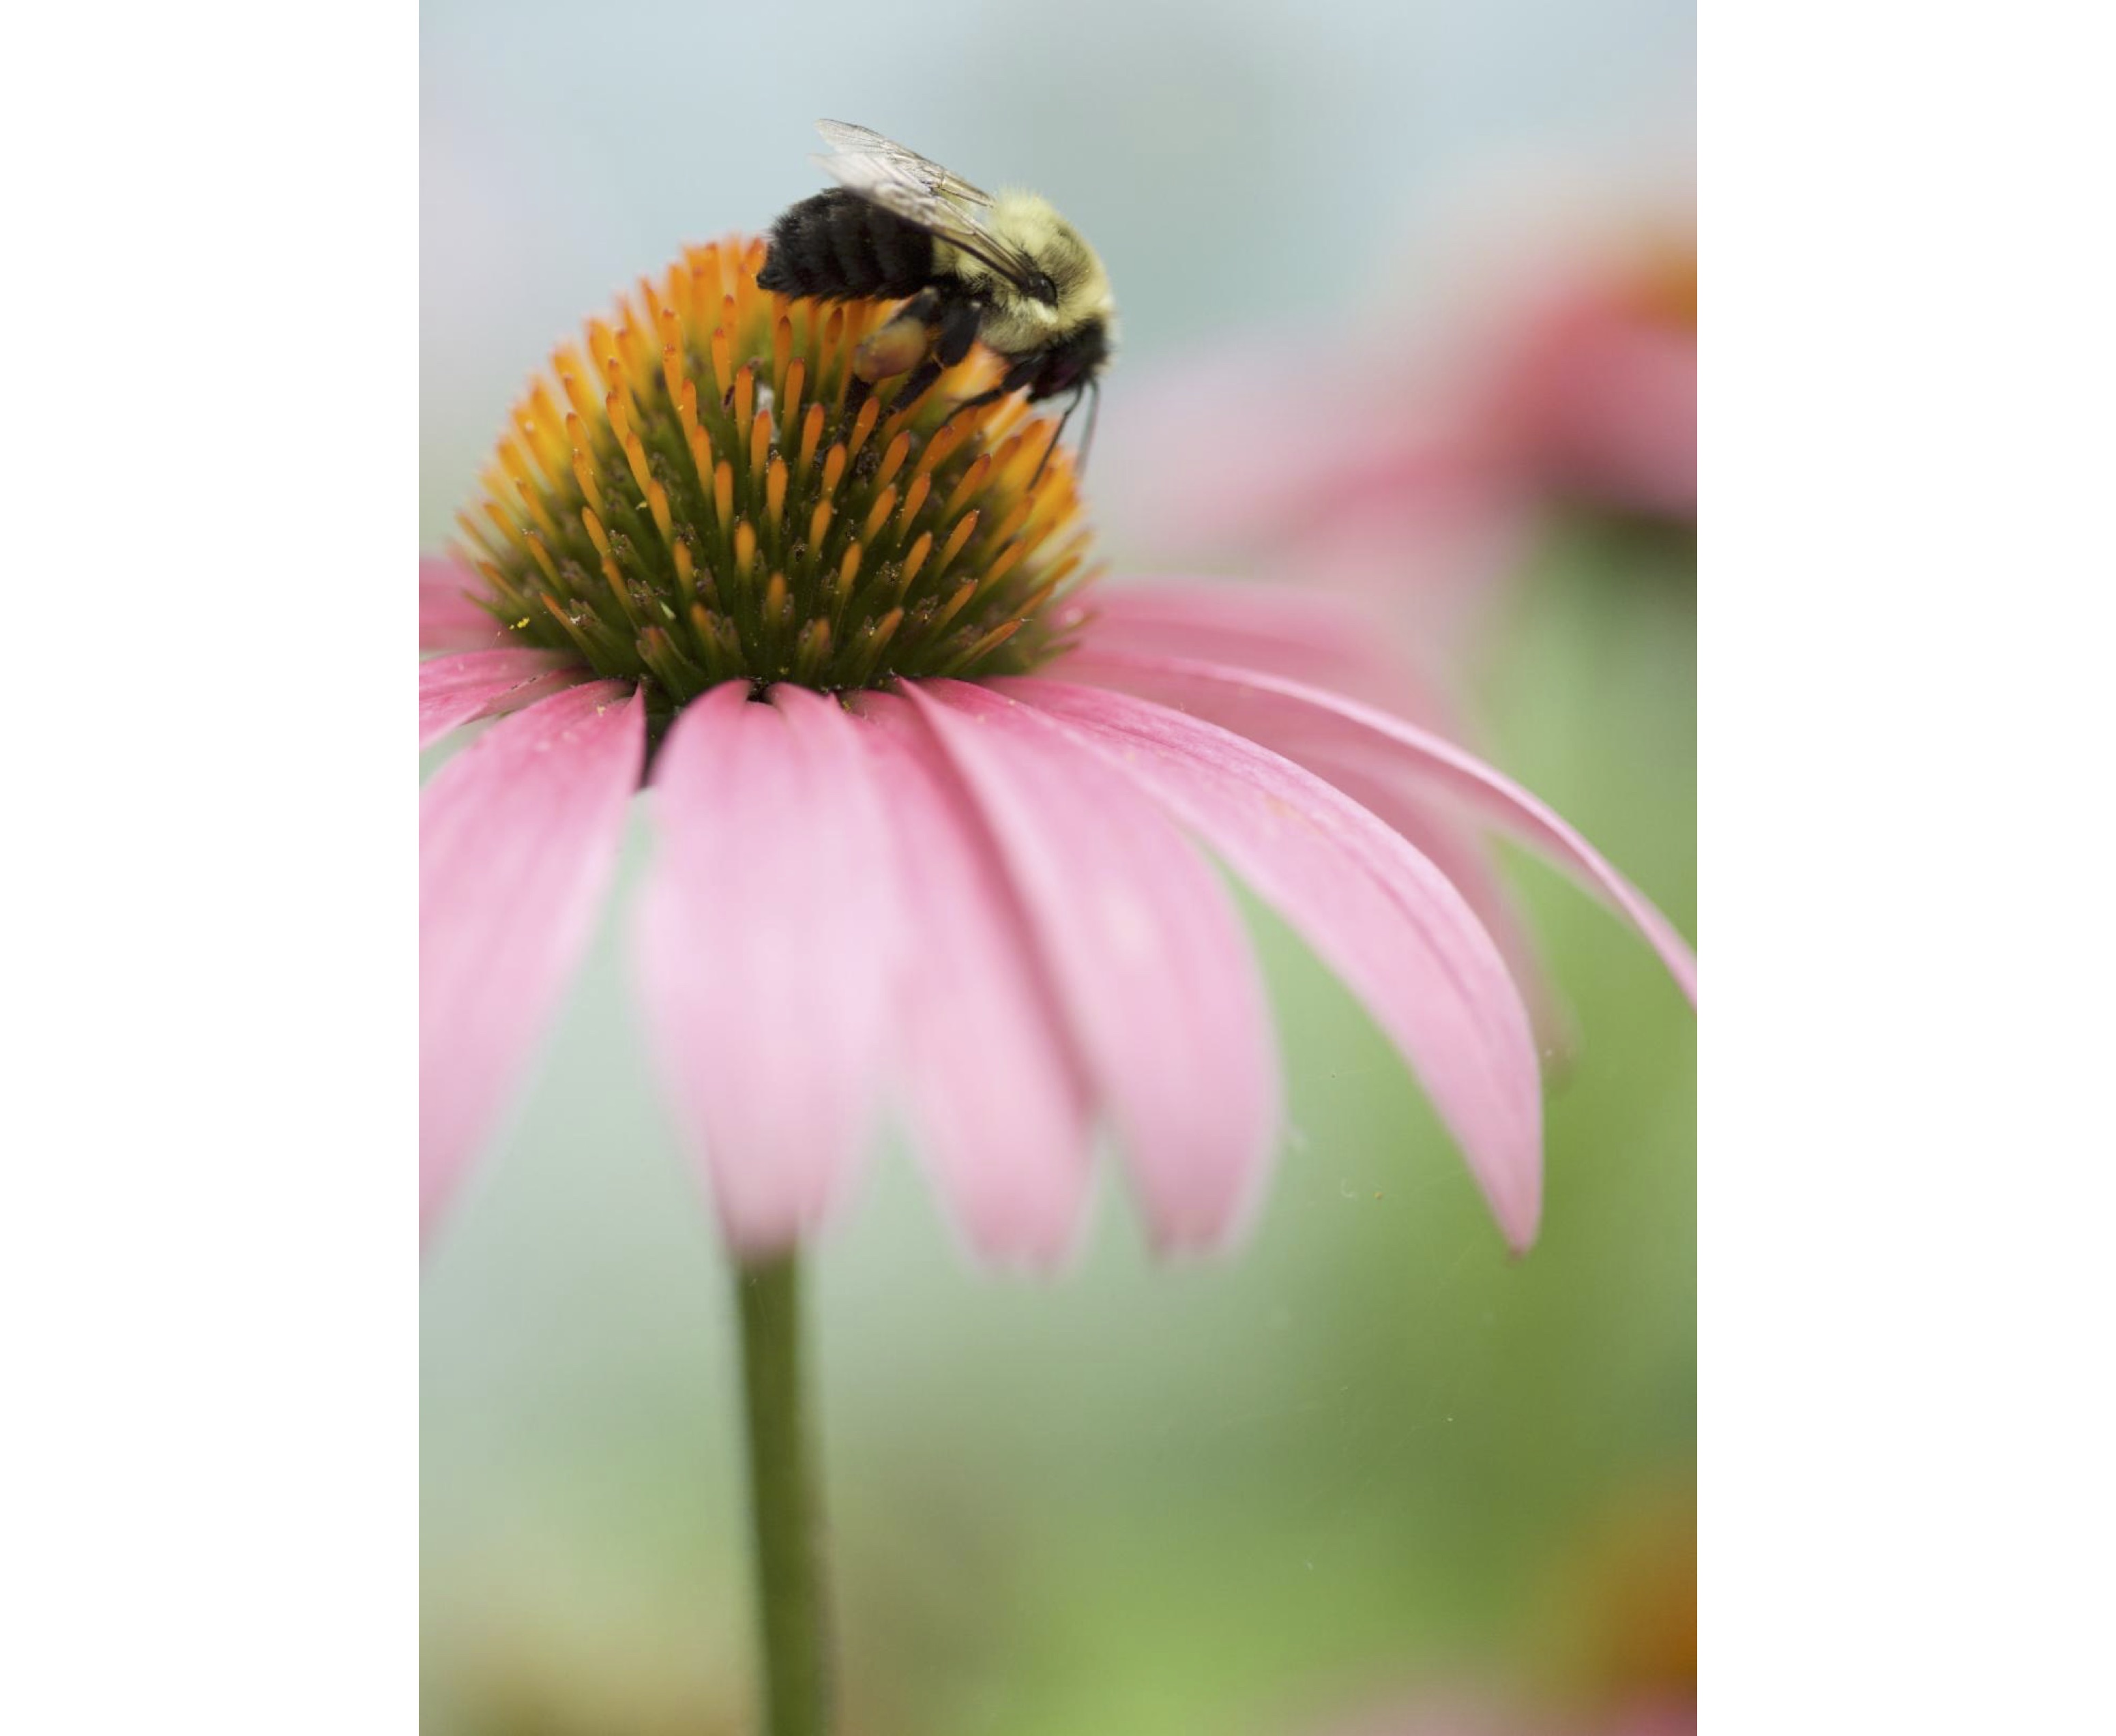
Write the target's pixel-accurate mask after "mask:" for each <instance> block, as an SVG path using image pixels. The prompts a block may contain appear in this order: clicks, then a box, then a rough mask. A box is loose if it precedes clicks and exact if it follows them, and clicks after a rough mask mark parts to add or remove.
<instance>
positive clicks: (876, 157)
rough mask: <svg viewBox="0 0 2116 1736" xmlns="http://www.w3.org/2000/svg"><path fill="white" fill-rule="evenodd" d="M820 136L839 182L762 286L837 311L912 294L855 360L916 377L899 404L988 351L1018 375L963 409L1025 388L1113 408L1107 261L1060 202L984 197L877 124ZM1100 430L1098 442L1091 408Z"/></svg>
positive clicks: (772, 255) (870, 371)
mask: <svg viewBox="0 0 2116 1736" xmlns="http://www.w3.org/2000/svg"><path fill="white" fill-rule="evenodd" d="M816 131H819V132H821V134H822V136H823V138H824V140H825V141H826V143H827V144H828V145H830V148H831V149H830V154H829V155H828V156H818V157H817V158H816V159H815V161H816V163H818V164H820V165H821V167H822V168H824V169H826V171H828V172H829V173H830V175H831V176H832V177H834V178H835V180H836V181H837V182H839V186H835V187H832V188H830V189H829V190H828V191H824V192H821V193H817V194H816V195H814V196H812V197H811V198H807V199H804V200H802V201H801V202H800V203H799V204H798V205H793V206H792V207H790V208H789V210H786V211H785V212H784V214H782V215H781V216H780V219H779V220H778V222H776V223H774V224H773V225H772V228H771V237H770V250H769V252H768V253H767V255H766V259H765V262H764V269H763V270H762V271H761V272H760V273H759V274H758V275H757V282H758V283H760V284H761V286H762V287H763V288H766V289H769V290H773V291H775V292H778V293H780V294H782V295H789V296H812V297H816V298H817V299H819V300H822V301H832V302H841V301H849V300H853V299H855V298H864V297H890V298H893V297H908V300H907V301H906V302H905V303H904V306H903V307H902V308H900V309H899V311H897V313H896V314H895V315H894V316H893V317H892V318H891V319H890V321H889V323H888V324H887V325H884V326H883V327H881V329H880V330H878V331H876V332H874V333H873V334H871V335H870V336H869V337H868V338H867V339H866V341H865V342H863V343H862V344H861V345H860V347H859V349H858V352H857V353H856V354H855V356H854V357H853V371H854V372H855V373H856V374H857V375H858V376H859V377H860V378H861V379H862V380H865V381H867V383H868V384H873V383H874V382H875V381H876V380H886V379H890V378H891V377H893V376H895V375H909V376H910V377H909V378H908V379H907V380H905V381H904V386H903V389H902V391H901V393H900V394H899V398H898V399H897V401H898V402H899V403H911V402H912V401H913V399H915V398H917V397H918V394H921V393H922V392H923V391H925V390H926V389H927V387H928V386H930V385H931V384H932V383H933V381H934V380H936V379H937V378H938V377H939V375H940V374H941V371H942V370H943V369H945V368H950V367H953V366H954V365H955V364H956V363H957V362H959V361H961V360H962V359H963V357H965V356H966V355H968V353H969V350H970V346H971V344H972V343H975V342H977V341H979V340H982V342H983V343H984V344H985V346H986V348H988V349H991V350H992V351H993V352H996V354H997V355H998V356H999V357H1000V359H1001V360H1002V361H1005V363H1006V371H1005V374H1004V375H1002V376H1001V377H1000V382H999V384H997V385H996V386H995V387H993V388H992V389H991V390H990V391H989V392H986V393H982V394H979V395H978V396H977V397H976V398H971V399H968V400H967V401H966V403H965V404H964V405H963V406H960V407H959V408H968V406H970V405H974V404H981V403H988V402H990V401H991V399H993V398H1000V397H1003V396H1005V394H1007V393H1009V392H1019V391H1026V392H1027V393H1028V396H1029V398H1031V400H1032V401H1033V400H1035V399H1038V398H1050V397H1053V396H1055V395H1056V394H1059V393H1061V392H1070V393H1071V394H1073V397H1072V401H1071V403H1069V404H1068V405H1067V407H1066V410H1065V416H1066V417H1067V418H1069V419H1070V417H1071V416H1072V413H1073V411H1074V409H1075V408H1078V407H1079V402H1080V398H1081V394H1083V393H1095V394H1097V398H1096V399H1095V402H1096V403H1100V401H1101V400H1100V397H1099V393H1100V390H1101V377H1102V370H1103V369H1104V368H1105V367H1106V366H1107V365H1108V363H1109V360H1110V353H1111V343H1112V340H1113V338H1114V336H1115V334H1116V303H1115V302H1114V301H1112V300H1111V296H1110V281H1109V276H1108V274H1107V273H1106V272H1105V271H1104V270H1103V269H1102V260H1100V259H1099V258H1098V257H1097V256H1096V253H1095V250H1094V249H1093V247H1091V246H1088V243H1087V242H1085V241H1084V240H1083V239H1082V238H1081V236H1080V232H1079V230H1077V229H1075V228H1074V227H1073V226H1072V224H1070V223H1068V222H1066V221H1065V219H1064V218H1063V217H1061V216H1060V215H1059V214H1058V213H1057V211H1056V210H1055V209H1054V208H1053V207H1052V205H1051V202H1050V200H1047V199H1044V198H1042V197H1040V196H1037V194H1034V193H1027V192H1016V191H1003V192H1000V193H999V194H997V195H994V194H991V193H987V192H984V191H981V190H980V189H979V188H977V187H974V186H971V185H970V183H969V182H967V181H965V180H964V179H963V178H962V177H960V176H959V175H955V174H951V173H950V172H949V171H948V170H946V169H945V168H941V165H940V164H939V163H935V162H931V161H930V160H929V159H927V158H924V157H922V156H920V155H919V154H918V153H917V152H916V151H913V150H906V149H905V148H904V146H903V145H899V144H896V143H895V142H894V141H893V140H889V139H885V138H884V137H882V136H881V134H880V133H878V132H872V131H869V130H868V129H867V128H866V127H853V126H849V125H848V124H846V123H845V122H843V121H818V122H816ZM1064 427H1065V422H1064V421H1060V424H1059V431H1060V432H1062V431H1064ZM1093 431H1094V418H1093V412H1092V410H1091V411H1090V413H1089V417H1088V435H1089V438H1090V439H1092V438H1093ZM1052 444H1053V445H1055V444H1056V435H1053V436H1052ZM1045 456H1046V458H1048V456H1049V454H1048V453H1046V454H1045Z"/></svg>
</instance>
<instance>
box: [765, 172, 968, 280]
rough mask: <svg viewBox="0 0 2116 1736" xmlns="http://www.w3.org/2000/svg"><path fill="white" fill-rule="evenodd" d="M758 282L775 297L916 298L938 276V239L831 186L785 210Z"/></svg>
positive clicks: (840, 188)
mask: <svg viewBox="0 0 2116 1736" xmlns="http://www.w3.org/2000/svg"><path fill="white" fill-rule="evenodd" d="M932 281H933V237H931V236H930V235H928V234H927V233H926V232H925V231H924V230H923V229H921V228H917V227H916V226H915V225H913V224H912V223H906V222H905V221H904V219H902V218H901V217H899V216H897V215H896V214H895V213H894V212H891V211H885V210H883V209H882V208H881V206H880V205H874V204H872V203H870V202H869V201H868V200H864V199H862V198H860V197H859V196H858V195H857V194H855V193H853V192H851V191H848V190H847V189H845V188H844V187H831V188H830V189H829V190H828V191H824V192H821V193H817V194H816V195H814V196H812V197H811V198H807V199H804V200H802V201H801V202H800V203H799V204H798V205H791V206H789V207H788V209H787V210H785V211H784V212H783V213H781V214H780V219H779V221H778V222H776V223H774V224H773V225H772V226H771V242H770V252H769V254H768V255H767V256H766V259H765V262H764V269H762V270H761V271H760V272H759V273H758V274H757V283H758V284H759V285H760V286H761V287H762V288H766V289H769V290H770V291H772V292H774V293H775V294H778V295H788V296H814V297H818V298H819V299H821V300H823V301H836V302H843V301H851V300H853V299H855V298H858V297H867V296H908V295H916V294H917V293H918V292H919V291H920V290H921V289H922V288H925V287H926V286H927V284H928V283H931V282H932Z"/></svg>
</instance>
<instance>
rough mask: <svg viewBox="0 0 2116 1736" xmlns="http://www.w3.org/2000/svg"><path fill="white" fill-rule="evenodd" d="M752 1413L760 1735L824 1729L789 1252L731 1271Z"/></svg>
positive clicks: (796, 1272)
mask: <svg viewBox="0 0 2116 1736" xmlns="http://www.w3.org/2000/svg"><path fill="white" fill-rule="evenodd" d="M735 1290H736V1295H737V1297H738V1301H739V1302H740V1304H741V1313H742V1375H743V1391H744V1394H745V1396H746V1398H747V1401H748V1412H749V1490H750V1510H751V1513H752V1517H753V1520H754V1526H755V1531H756V1541H757V1605H758V1611H759V1614H760V1616H761V1623H762V1628H763V1641H764V1670H763V1685H764V1726H763V1727H764V1731H765V1733H766V1736H825V1733H826V1732H827V1731H828V1730H829V1729H830V1646H829V1643H828V1641H827V1638H826V1628H827V1625H828V1623H827V1616H826V1611H825V1609H824V1589H823V1579H824V1575H823V1527H822V1514H821V1503H820V1502H819V1500H818V1499H817V1494H818V1491H817V1487H816V1465H815V1462H814V1457H813V1454H812V1449H811V1444H810V1440H809V1430H808V1421H807V1395H806V1391H805V1388H804V1386H803V1370H802V1346H801V1278H800V1268H799V1265H798V1257H797V1256H796V1255H791V1254H789V1255H785V1256H784V1258H782V1259H775V1260H771V1261H769V1262H767V1263H766V1264H762V1265H756V1266H745V1267H743V1268H741V1269H738V1272H737V1274H736V1281H735Z"/></svg>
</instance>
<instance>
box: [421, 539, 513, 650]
mask: <svg viewBox="0 0 2116 1736" xmlns="http://www.w3.org/2000/svg"><path fill="white" fill-rule="evenodd" d="M484 589H485V581H484V580H483V579H481V578H479V577H478V576H477V574H476V573H474V572H472V570H471V569H470V568H468V567H467V566H465V565H464V564H462V562H461V561H459V560H458V559H454V558H453V556H452V555H421V556H420V557H419V649H420V650H421V651H489V650H491V649H492V648H493V647H495V646H497V645H498V644H499V643H500V642H501V635H502V634H503V633H504V632H505V631H506V629H504V628H503V627H502V626H501V625H500V624H499V622H498V621H496V620H495V619H493V617H492V616H491V615H490V614H489V613H488V612H487V611H486V610H483V609H481V608H479V607H478V606H477V605H476V603H474V602H472V601H471V600H470V597H469V596H467V595H466V594H465V593H466V592H483V590H484Z"/></svg>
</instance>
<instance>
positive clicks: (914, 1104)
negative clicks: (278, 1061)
mask: <svg viewBox="0 0 2116 1736" xmlns="http://www.w3.org/2000/svg"><path fill="white" fill-rule="evenodd" d="M861 706H862V710H863V711H865V712H866V713H867V715H868V716H870V717H872V720H873V722H874V725H875V727H874V729H873V731H872V741H873V744H874V747H875V749H876V752H877V753H881V754H884V755H885V756H886V761H887V768H886V771H885V779H886V785H887V788H888V790H889V806H890V817H891V818H892V820H894V821H895V822H896V824H895V833H896V840H897V845H898V857H897V860H898V863H899V867H900V870H901V884H902V885H903V886H904V898H905V901H906V906H907V914H908V922H909V926H910V928H911V931H912V932H913V935H914V936H915V937H916V944H915V946H914V948H913V952H912V955H911V958H910V960H909V961H908V969H907V974H906V976H905V979H904V998H903V1006H902V1011H901V1015H900V1027H901V1028H900V1032H899V1036H900V1040H901V1043H902V1048H903V1057H904V1061H903V1064H904V1070H905V1073H906V1084H907V1090H908V1098H909V1103H908V1107H909V1110H910V1112H911V1116H912V1119H913V1121H914V1123H915V1124H916V1126H917V1130H918V1134H919V1135H920V1139H919V1141H918V1145H919V1149H920V1153H921V1155H922V1158H924V1160H925V1161H926V1163H927V1165H928V1166H929V1167H930V1168H931V1171H932V1172H933V1175H934V1177H935V1179H936V1182H937V1184H938V1186H939V1187H940V1189H941V1193H942V1195H943V1196H944V1197H945V1199H946V1200H948V1202H949V1203H950V1206H951V1207H952V1209H953V1211H954V1216H955V1218H956V1220H957V1222H958V1223H959V1225H960V1226H961V1227H962V1230H963V1232H964V1236H966V1237H967V1238H968V1241H969V1242H970V1243H971V1245H972V1246H973V1247H975V1248H976V1249H977V1250H979V1251H980V1252H982V1254H984V1255H986V1256H987V1257H988V1258H990V1259H995V1260H999V1261H1002V1262H1005V1263H1009V1264H1028V1265H1036V1266H1046V1267H1047V1266H1051V1265H1055V1264H1058V1263H1059V1262H1060V1261H1062V1260H1063V1259H1065V1256H1066V1255H1068V1254H1069V1253H1070V1251H1071V1250H1072V1247H1073V1245H1074V1237H1075V1234H1076V1232H1077V1229H1078V1227H1079V1221H1080V1214H1081V1207H1082V1205H1083V1204H1084V1202H1085V1200H1086V1196H1087V1190H1088V1179H1089V1175H1090V1166H1089V1149H1088V1133H1089V1129H1088V1088H1087V1084H1086V1078H1085V1072H1084V1069H1083V1066H1082V1065H1081V1062H1080V1060H1079V1057H1078V1056H1077V1055H1076V1054H1075V1053H1074V1050H1073V1047H1072V1044H1071V1042H1070V1039H1069V1038H1068V1036H1067V1034H1066V1031H1065V1019H1064V1016H1063V1014H1062V1012H1061V1011H1060V1006H1059V1000H1058V995H1057V991H1056V988H1055V986H1054V985H1053V983H1051V980H1050V979H1049V977H1048V975H1047V974H1046V971H1045V969H1044V967H1043V965H1042V961H1041V960H1040V958H1039V955H1038V951H1037V946H1036V942H1035V937H1034V936H1033V934H1032V933H1031V932H1030V929H1029V925H1028V920H1027V919H1026V918H1025V916H1024V915H1023V912H1022V909H1021V906H1020V904H1019V900H1017V898H1016V896H1015V895H1014V890H1013V888H1012V887H1011V886H1010V884H1009V883H1008V877H1007V874H1006V871H1005V866H1004V864H1003V863H1001V861H1000V854H999V851H998V850H997V848H996V846H995V845H994V844H993V841H992V839H991V835H990V833H989V832H988V831H987V829H986V826H985V822H984V821H983V820H982V817H980V815H979V813H978V811H977V804H976V803H975V802H974V801H973V799H972V798H971V796H970V794H969V792H968V790H966V789H965V788H964V785H963V782H962V779H961V777H960V776H959V773H958V772H957V771H955V769H954V766H953V765H952V764H951V763H950V761H949V760H948V758H947V757H946V755H945V753H943V752H942V751H941V746H940V744H939V742H938V741H937V740H936V739H935V737H934V735H933V733H932V731H931V730H929V729H928V728H927V726H926V725H925V724H924V723H923V722H922V721H921V720H920V718H919V716H918V714H917V713H916V712H914V711H913V709H912V706H911V702H910V701H908V700H907V699H904V698H902V697H900V696H899V695H895V694H889V693H877V694H870V695H868V696H867V697H866V698H863V699H862V701H861Z"/></svg>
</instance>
